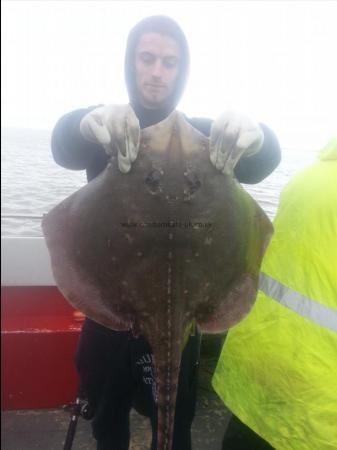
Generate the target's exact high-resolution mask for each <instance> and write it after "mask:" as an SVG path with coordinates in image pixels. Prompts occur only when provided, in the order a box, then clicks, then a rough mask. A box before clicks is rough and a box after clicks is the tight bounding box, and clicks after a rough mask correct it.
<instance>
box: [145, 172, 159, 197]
mask: <svg viewBox="0 0 337 450" xmlns="http://www.w3.org/2000/svg"><path fill="white" fill-rule="evenodd" d="M160 179H161V173H160V171H159V170H157V169H154V170H152V172H150V173H149V175H148V176H147V177H146V178H145V184H146V185H147V186H148V188H149V189H150V192H151V193H152V194H155V193H157V192H160V191H161V187H160Z"/></svg>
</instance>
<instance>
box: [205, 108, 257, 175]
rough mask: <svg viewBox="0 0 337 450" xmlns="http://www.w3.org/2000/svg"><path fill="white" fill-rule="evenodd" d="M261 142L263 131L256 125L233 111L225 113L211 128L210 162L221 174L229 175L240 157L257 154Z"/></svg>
mask: <svg viewBox="0 0 337 450" xmlns="http://www.w3.org/2000/svg"><path fill="white" fill-rule="evenodd" d="M263 140H264V135H263V131H262V130H261V128H260V126H259V125H258V124H257V123H255V122H253V121H252V120H251V119H250V118H249V117H246V116H244V115H242V114H240V113H237V112H235V111H226V112H225V113H223V114H221V115H220V116H219V117H218V118H217V119H216V120H215V121H214V122H213V125H212V128H211V135H210V158H211V162H212V164H213V165H214V166H215V167H216V168H217V169H218V170H221V172H223V173H225V174H231V173H232V172H233V169H234V167H235V166H236V164H237V162H238V161H239V159H240V158H241V156H252V155H254V154H255V153H257V152H258V151H259V150H260V149H261V147H262V144H263Z"/></svg>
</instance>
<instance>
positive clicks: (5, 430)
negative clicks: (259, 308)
mask: <svg viewBox="0 0 337 450" xmlns="http://www.w3.org/2000/svg"><path fill="white" fill-rule="evenodd" d="M222 341H223V338H220V337H215V336H214V337H208V338H207V339H205V340H203V344H202V348H201V360H200V373H199V390H198V401H197V411H196V416H195V419H194V422H193V426H192V440H193V450H206V449H207V450H220V449H221V442H222V438H223V435H224V431H225V429H226V427H227V424H228V421H229V418H230V413H229V412H228V410H226V408H225V406H224V404H223V403H222V401H221V400H220V399H219V397H218V396H217V395H216V394H215V392H214V390H213V389H212V387H211V377H212V374H213V371H214V368H215V364H216V361H217V359H218V354H219V351H220V349H221V345H222ZM69 419H70V416H69V413H68V412H66V411H65V410H63V409H62V408H59V409H44V410H43V409H39V410H19V411H5V412H3V413H2V418H1V428H2V434H1V445H2V448H3V450H46V449H48V450H62V449H63V444H64V440H65V437H66V433H67V429H68V425H69ZM150 441H151V428H150V424H149V420H148V419H147V418H145V417H143V416H140V415H139V414H137V413H136V412H135V411H132V412H131V444H130V450H149V447H150ZM95 449H96V445H95V440H94V439H93V438H92V436H91V427H90V422H88V421H86V420H84V419H82V418H79V421H78V425H77V431H76V435H75V439H74V443H73V450H95Z"/></svg>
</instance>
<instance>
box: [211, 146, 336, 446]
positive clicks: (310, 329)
mask: <svg viewBox="0 0 337 450" xmlns="http://www.w3.org/2000/svg"><path fill="white" fill-rule="evenodd" d="M213 386H214V388H215V390H216V392H217V393H218V395H219V396H220V397H221V399H222V400H223V401H224V403H225V405H226V406H227V407H228V408H229V409H230V410H231V411H232V412H233V413H234V414H235V415H236V416H237V417H238V418H239V419H240V420H241V421H242V422H244V423H245V424H246V425H247V426H248V427H250V428H251V429H252V430H254V431H255V432H256V433H257V434H259V435H260V436H261V437H262V438H263V439H265V440H266V441H268V442H269V443H270V445H272V446H273V447H274V448H275V449H277V450H333V449H337V139H334V140H332V141H331V142H330V143H329V145H328V146H327V147H326V148H325V149H323V151H322V152H321V154H320V160H319V161H318V162H317V163H316V164H314V165H313V166H311V167H309V168H307V169H305V170H304V171H302V172H300V173H298V174H297V175H295V177H293V178H292V179H291V181H290V182H289V183H288V185H287V186H286V187H285V188H284V190H283V191H282V193H281V197H280V204H279V208H278V212H277V215H276V218H275V220H274V235H273V237H272V239H271V241H270V244H269V246H268V248H267V251H266V254H265V257H264V259H263V262H262V267H261V275H260V284H259V292H258V296H257V301H256V303H255V305H254V307H253V309H252V311H251V312H250V314H248V316H247V317H246V318H245V319H244V320H243V321H242V322H240V323H239V324H238V325H236V326H235V327H233V328H232V329H231V330H230V331H229V332H228V335H227V338H226V341H225V344H224V347H223V349H222V353H221V356H220V359H219V362H218V365H217V368H216V371H215V374H214V377H213ZM247 450H248V449H247Z"/></svg>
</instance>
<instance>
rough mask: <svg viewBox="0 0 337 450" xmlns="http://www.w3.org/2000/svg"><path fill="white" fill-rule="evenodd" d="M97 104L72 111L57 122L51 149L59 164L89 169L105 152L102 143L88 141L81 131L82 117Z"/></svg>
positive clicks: (69, 167)
mask: <svg viewBox="0 0 337 450" xmlns="http://www.w3.org/2000/svg"><path fill="white" fill-rule="evenodd" d="M96 107H97V106H94V107H90V108H86V109H79V110H76V111H72V112H70V113H68V114H65V115H64V116H62V117H61V118H60V119H59V120H58V122H57V123H56V125H55V127H54V129H53V132H52V137H51V149H52V154H53V157H54V159H55V161H56V163H57V164H59V165H60V166H62V167H65V168H67V169H73V170H84V169H88V168H89V167H90V166H91V165H92V164H93V162H94V160H95V159H96V158H97V157H98V156H100V157H102V155H103V154H104V149H103V147H102V146H101V145H98V144H94V143H92V142H89V141H87V140H86V139H84V137H83V136H82V135H81V133H80V122H81V120H82V118H83V117H84V116H85V115H86V114H87V113H88V112H90V111H91V110H93V109H95V108H96Z"/></svg>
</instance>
